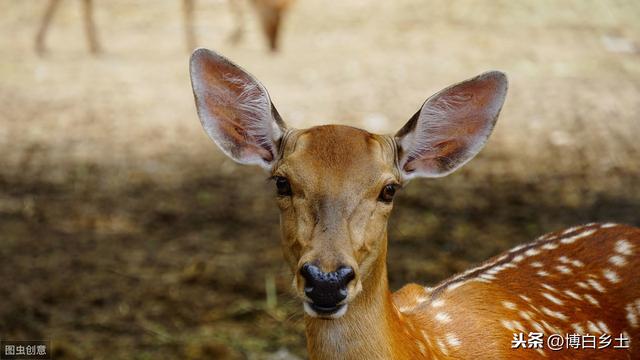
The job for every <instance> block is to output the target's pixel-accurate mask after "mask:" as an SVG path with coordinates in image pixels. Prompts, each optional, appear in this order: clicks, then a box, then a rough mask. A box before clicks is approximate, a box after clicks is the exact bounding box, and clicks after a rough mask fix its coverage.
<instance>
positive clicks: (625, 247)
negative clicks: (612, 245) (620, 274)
mask: <svg viewBox="0 0 640 360" xmlns="http://www.w3.org/2000/svg"><path fill="white" fill-rule="evenodd" d="M632 249H633V244H632V243H630V242H629V241H627V240H625V239H622V240H618V241H617V242H616V252H617V253H618V254H621V255H632V254H633V250H632Z"/></svg>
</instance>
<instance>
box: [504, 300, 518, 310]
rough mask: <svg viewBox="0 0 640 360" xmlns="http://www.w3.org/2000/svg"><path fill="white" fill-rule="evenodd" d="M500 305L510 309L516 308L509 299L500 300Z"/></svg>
mask: <svg viewBox="0 0 640 360" xmlns="http://www.w3.org/2000/svg"><path fill="white" fill-rule="evenodd" d="M502 306H504V307H506V308H507V309H511V310H515V309H517V308H518V306H517V305H516V304H514V303H512V302H511V301H503V302H502Z"/></svg>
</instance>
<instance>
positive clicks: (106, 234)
mask: <svg viewBox="0 0 640 360" xmlns="http://www.w3.org/2000/svg"><path fill="white" fill-rule="evenodd" d="M274 1H275V0H274ZM48 2H49V1H44V0H43V1H23V0H4V1H3V2H2V5H1V7H2V13H1V14H0V337H2V338H3V339H15V340H35V339H48V340H51V341H52V344H53V347H54V358H55V359H245V358H246V359H298V358H302V359H303V358H306V354H305V349H304V347H305V340H304V326H303V320H302V308H301V305H300V304H299V303H298V302H297V301H295V300H293V299H292V298H291V296H290V295H289V284H290V275H289V273H288V270H287V269H286V267H285V265H284V261H283V259H282V258H281V251H280V247H279V246H280V245H279V231H278V213H277V209H276V206H275V202H274V189H273V188H272V186H273V184H271V183H268V182H267V181H266V176H267V175H266V174H265V173H263V172H262V170H260V169H258V168H252V167H242V166H240V165H236V164H234V163H232V162H231V161H230V160H228V159H226V158H224V157H223V156H222V154H221V152H220V151H219V150H218V149H217V148H215V146H214V145H213V144H212V143H211V141H210V140H209V139H208V138H207V137H206V135H205V133H204V132H203V131H202V129H201V127H200V124H199V121H198V119H197V116H196V113H195V108H194V104H193V97H192V93H191V87H190V84H189V78H188V56H189V53H188V52H187V50H186V49H187V48H188V47H189V46H191V45H190V44H189V40H188V39H189V37H188V36H189V35H188V30H187V33H186V34H187V36H186V37H185V31H186V30H185V28H184V23H185V19H188V18H189V15H187V13H185V11H184V9H185V7H184V4H183V3H182V1H181V0H164V1H152V0H109V1H107V0H95V1H94V2H93V9H92V12H93V20H94V22H95V29H94V36H95V38H96V39H97V40H98V41H99V47H100V49H101V52H100V53H97V54H92V52H91V50H92V49H91V48H90V47H89V46H88V45H87V36H86V33H87V30H86V29H87V27H86V25H85V22H84V17H83V14H85V11H86V8H84V7H83V6H82V3H83V2H82V1H80V0H65V1H62V2H60V3H59V4H58V5H57V9H56V10H55V14H53V15H52V17H51V20H50V24H49V28H48V32H47V33H46V36H45V37H44V41H43V44H44V47H42V48H40V51H41V52H42V55H40V56H39V55H37V54H36V49H35V41H36V34H37V33H38V29H39V28H41V26H42V25H41V24H42V22H43V17H44V16H45V13H46V10H47V6H48ZM259 2H260V1H258V0H253V2H246V3H244V2H239V7H234V6H231V5H230V4H229V2H228V1H222V0H197V1H195V2H194V3H193V6H194V11H193V12H192V15H193V18H192V22H193V36H194V37H195V39H196V40H194V41H195V43H196V44H197V45H198V46H204V47H208V48H211V49H215V50H217V51H219V52H221V53H223V54H225V55H226V56H227V57H229V58H230V59H232V60H234V61H235V62H237V63H238V64H241V65H242V66H243V67H244V68H246V69H247V70H249V71H250V72H252V73H253V74H254V75H255V76H256V77H257V78H258V79H260V80H261V81H262V82H263V84H265V86H266V87H267V88H268V89H269V91H270V93H271V97H272V99H273V101H274V103H275V104H276V106H277V107H278V109H279V111H280V113H281V114H282V115H283V118H284V119H285V121H286V122H287V123H288V124H289V125H291V126H293V127H308V126H312V125H317V124H324V123H340V124H349V125H354V126H358V127H363V128H365V129H368V130H370V131H374V132H383V133H391V132H394V131H395V130H397V129H399V128H400V127H401V126H402V125H403V124H404V122H405V121H406V120H408V119H409V117H410V116H411V115H413V114H414V112H415V111H416V110H417V109H418V108H419V106H420V105H421V104H422V102H423V101H424V100H425V99H426V98H427V97H428V96H430V95H431V94H433V93H434V92H436V91H438V90H440V89H441V88H443V87H445V86H448V85H450V84H452V83H454V82H458V81H461V80H464V79H466V78H469V77H472V76H474V75H476V74H478V73H480V72H483V71H486V70H489V69H500V70H503V71H505V72H506V73H507V74H508V75H509V79H510V90H509V94H508V97H507V101H506V104H505V106H504V108H503V111H502V115H501V117H500V120H499V121H498V125H497V127H496V130H495V132H494V134H493V136H492V138H491V139H490V141H489V143H488V145H487V147H486V149H485V150H484V151H483V152H482V153H481V154H480V155H479V156H478V157H477V158H476V159H475V160H474V161H472V162H471V163H469V164H468V165H467V166H466V167H464V168H463V169H462V170H461V171H459V172H457V173H455V174H453V175H451V176H449V177H447V178H445V179H438V180H429V181H428V180H415V181H413V182H411V183H410V185H408V186H407V187H406V188H405V189H403V191H402V193H401V194H400V195H399V196H398V197H397V200H396V205H395V209H394V213H393V215H392V219H391V224H390V251H389V261H388V262H389V270H390V274H389V276H390V280H391V284H392V286H393V288H394V289H397V288H399V287H400V286H401V285H402V284H404V283H406V282H410V281H413V282H418V283H421V284H425V285H433V284H436V283H437V282H438V281H440V280H442V279H444V278H445V277H447V276H449V275H451V274H453V273H455V272H458V271H461V270H463V269H465V268H467V267H470V266H472V265H473V264H476V263H478V262H480V261H482V260H484V259H486V258H488V257H490V256H492V255H495V254H497V253H498V252H500V251H503V250H505V249H508V248H509V247H512V246H514V245H516V244H519V243H522V242H526V241H529V240H532V239H533V238H535V237H536V236H538V235H541V234H543V233H545V232H549V231H554V230H558V229H561V228H563V227H568V226H570V225H575V224H578V223H585V222H591V221H615V222H622V223H629V224H633V225H640V161H639V159H640V139H639V136H640V22H639V21H638V19H639V18H640V3H639V2H637V1H632V0H629V1H586V0H585V1H577V0H575V1H561V2H560V1H553V0H546V1H537V0H536V1H534V0H531V1H525V0H522V1H508V0H504V1H463V0H459V1H458V0H456V1H446V0H394V1H384V2H383V1H378V2H371V1H365V0H343V1H332V2H327V1H322V0H297V1H296V2H295V3H292V4H290V5H286V4H285V5H282V4H280V5H277V6H283V7H282V9H283V10H284V11H283V12H282V14H281V15H282V21H283V22H282V24H281V26H280V36H279V43H278V51H277V52H271V51H269V44H268V43H267V42H266V41H265V37H264V34H263V30H262V29H263V27H262V26H263V25H264V23H260V19H261V18H260V17H259V16H258V15H259V14H261V11H263V10H264V9H262V10H261V9H260V7H259V6H258V5H257V3H259ZM285 2H286V1H285ZM275 3H278V1H275ZM272 5H273V4H272ZM238 9H240V10H238ZM256 9H258V11H256ZM237 13H240V14H244V15H242V16H241V18H242V22H243V23H244V31H243V36H242V41H232V40H238V38H239V36H237V31H236V29H237V23H238V18H239V17H238V16H237ZM234 14H236V15H234ZM261 24H262V25H261ZM93 50H99V49H97V48H94V49H93ZM96 52H97V51H96Z"/></svg>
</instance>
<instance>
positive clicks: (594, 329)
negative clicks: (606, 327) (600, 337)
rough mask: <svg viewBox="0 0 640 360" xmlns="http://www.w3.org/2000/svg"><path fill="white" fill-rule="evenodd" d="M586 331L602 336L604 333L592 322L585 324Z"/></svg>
mask: <svg viewBox="0 0 640 360" xmlns="http://www.w3.org/2000/svg"><path fill="white" fill-rule="evenodd" d="M587 329H588V330H589V331H590V332H592V333H596V334H604V331H602V329H600V328H599V327H598V326H596V324H594V323H593V322H592V321H588V322H587Z"/></svg>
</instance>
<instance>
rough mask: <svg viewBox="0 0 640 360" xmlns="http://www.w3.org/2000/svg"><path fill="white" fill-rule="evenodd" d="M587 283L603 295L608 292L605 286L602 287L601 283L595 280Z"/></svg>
mask: <svg viewBox="0 0 640 360" xmlns="http://www.w3.org/2000/svg"><path fill="white" fill-rule="evenodd" d="M587 282H588V283H589V285H591V287H592V288H594V289H595V290H597V291H599V292H601V293H604V292H607V290H606V289H605V288H604V286H602V285H601V284H600V283H599V282H597V281H595V280H593V279H589V280H587Z"/></svg>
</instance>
